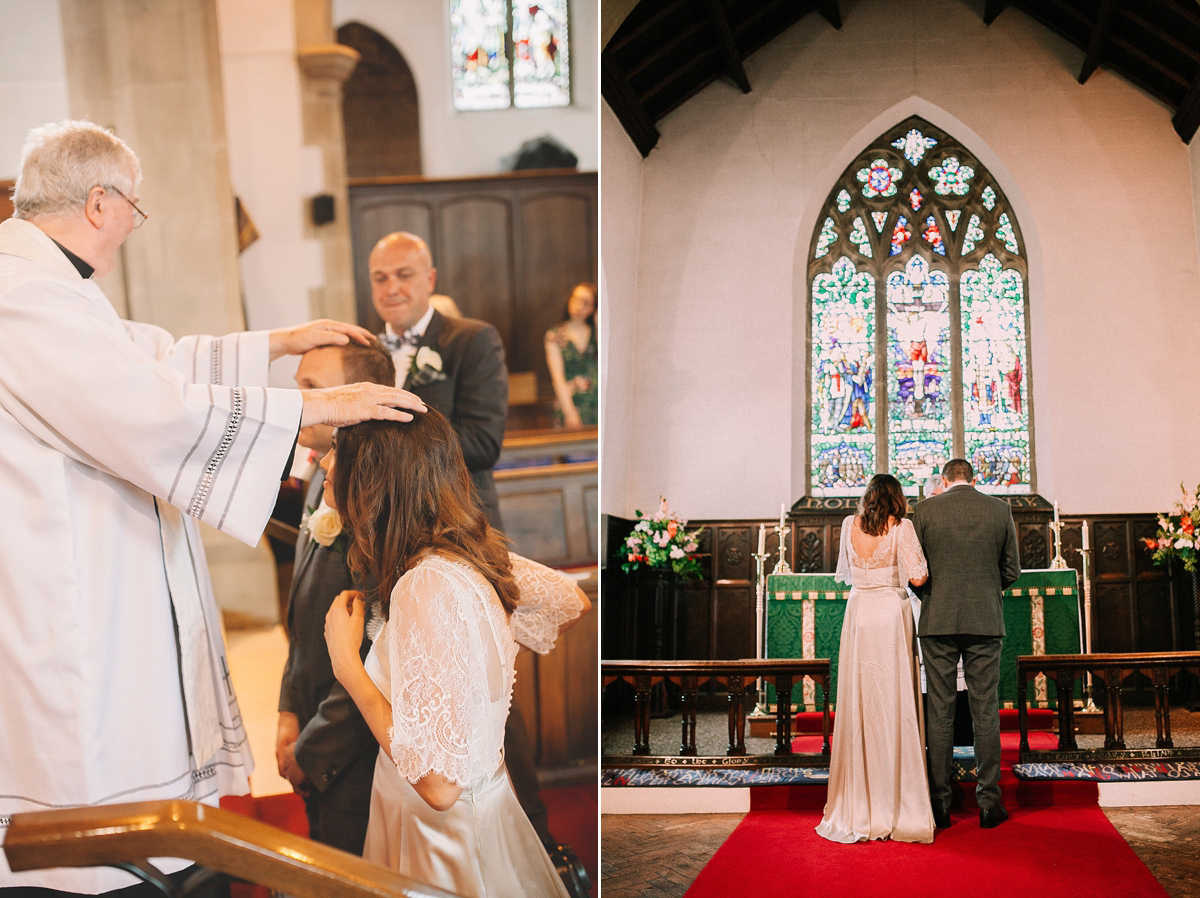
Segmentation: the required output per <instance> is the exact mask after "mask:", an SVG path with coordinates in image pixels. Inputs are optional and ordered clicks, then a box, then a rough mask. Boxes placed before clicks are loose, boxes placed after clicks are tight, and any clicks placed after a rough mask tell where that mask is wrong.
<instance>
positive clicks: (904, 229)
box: [892, 215, 912, 256]
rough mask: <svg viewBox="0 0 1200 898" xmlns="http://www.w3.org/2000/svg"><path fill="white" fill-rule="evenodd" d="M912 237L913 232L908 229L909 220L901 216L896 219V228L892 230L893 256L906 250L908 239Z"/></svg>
mask: <svg viewBox="0 0 1200 898" xmlns="http://www.w3.org/2000/svg"><path fill="white" fill-rule="evenodd" d="M911 236H912V231H911V230H909V227H908V219H907V218H905V217H904V216H903V215H901V216H900V217H899V218H897V219H896V226H895V227H894V228H892V255H893V256H894V255H896V254H897V253H899V252H900V251H901V250H903V249H904V244H906V243H908V238H910V237H911Z"/></svg>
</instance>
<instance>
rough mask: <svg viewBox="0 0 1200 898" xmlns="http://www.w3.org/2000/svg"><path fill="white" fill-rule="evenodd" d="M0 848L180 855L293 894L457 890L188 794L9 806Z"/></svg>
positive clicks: (95, 858) (75, 861) (125, 862)
mask: <svg viewBox="0 0 1200 898" xmlns="http://www.w3.org/2000/svg"><path fill="white" fill-rule="evenodd" d="M4 854H5V856H6V857H7V859H8V866H9V867H10V868H11V869H12V870H13V871H18V872H19V871H25V870H43V869H46V868H49V867H102V866H105V867H121V868H122V869H125V870H127V871H129V872H131V873H132V872H134V871H133V870H132V869H131V868H133V867H136V868H138V869H140V870H142V871H144V872H145V873H147V874H148V875H149V876H151V877H154V878H157V877H158V876H161V875H162V874H161V873H159V871H157V870H156V869H155V868H154V867H153V866H152V865H151V864H150V862H149V858H152V857H178V858H185V859H188V860H192V861H195V862H196V863H198V864H201V865H202V866H204V867H207V868H209V869H210V870H217V871H219V872H222V873H227V874H229V875H231V876H234V877H236V878H238V879H242V880H246V881H248V882H252V883H258V884H260V885H264V886H267V887H269V888H271V889H272V890H276V891H279V892H286V893H287V894H289V895H295V896H299V898H325V896H327V895H339V896H344V898H367V896H373V898H455V896H454V894H453V893H452V892H446V891H443V890H441V889H436V888H434V887H432V886H426V885H422V884H421V883H418V882H416V881H415V880H412V879H409V878H408V877H406V876H401V875H400V874H399V873H394V872H392V871H391V870H388V869H386V868H385V867H381V866H379V865H377V864H373V863H370V862H369V861H364V860H363V859H362V858H360V857H356V856H355V855H352V854H347V853H346V852H344V851H339V850H337V849H336V848H330V847H329V846H328V845H322V844H320V843H319V842H313V841H310V840H309V839H305V838H302V837H301V836H297V835H294V834H292V833H288V832H284V831H283V830H281V829H276V828H275V827H273V826H268V825H267V824H265V823H261V822H259V821H257V820H251V819H250V818H248V817H243V816H241V815H240V814H235V813H233V812H232V811H226V810H222V809H221V808H214V807H210V806H208V805H203V804H199V803H197V802H193V801H142V802H133V803H129V804H112V805H99V806H94V807H79V808H67V809H64V810H54V811H34V812H30V813H19V814H13V815H12V822H11V824H10V825H9V827H8V832H7V833H6V834H5V836H4ZM135 875H137V874H136V873H135ZM151 881H153V879H152V880H151ZM164 885H165V886H166V887H167V888H166V889H164V894H173V891H172V890H171V888H170V885H171V884H170V882H169V881H167V882H165V883H164ZM160 888H163V886H160Z"/></svg>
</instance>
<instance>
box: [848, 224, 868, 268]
mask: <svg viewBox="0 0 1200 898" xmlns="http://www.w3.org/2000/svg"><path fill="white" fill-rule="evenodd" d="M850 242H851V243H853V244H854V245H855V246H857V247H858V251H859V252H860V253H862V254H863V255H864V256H866V257H867V258H868V259H869V258H871V238H870V237H868V236H867V226H866V225H864V224H863V220H862V218H856V219H854V227H853V229H852V230H851V231H850Z"/></svg>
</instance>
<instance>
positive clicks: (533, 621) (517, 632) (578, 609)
mask: <svg viewBox="0 0 1200 898" xmlns="http://www.w3.org/2000/svg"><path fill="white" fill-rule="evenodd" d="M509 557H510V558H511V559H512V566H513V579H514V580H516V582H517V588H518V589H519V590H520V591H521V604H519V605H518V606H517V607H516V608H515V609H514V610H513V613H512V617H511V618H510V619H509V621H510V623H511V625H512V631H513V638H514V639H515V640H516V641H517V642H519V643H521V645H523V646H526V647H527V648H531V649H533V650H534V651H535V652H537V653H538V654H539V655H544V654H546V653H547V652H548V651H550V650H551V649H552V648H554V642H555V640H556V639H558V631H559V630H561V629H562V626H563V624H565V623H568V622H570V621H573V620H574V619H575V618H577V617H579V615H580V614H582V613H583V608H584V601H585V596H584V595H583V590H581V589H580V588H579V586H578V585H577V584H576V583H575V581H574V580H572V579H571V578H570V577H568V576H567V575H566V574H564V573H563V572H562V571H556V570H554V569H553V568H548V567H546V566H545V565H544V564H538V563H537V562H536V561H530V560H529V559H528V558H523V557H522V556H520V555H516V554H513V553H509Z"/></svg>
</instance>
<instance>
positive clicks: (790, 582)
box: [765, 568, 1080, 711]
mask: <svg viewBox="0 0 1200 898" xmlns="http://www.w3.org/2000/svg"><path fill="white" fill-rule="evenodd" d="M849 594H850V587H849V586H847V585H845V584H844V583H839V582H836V581H835V580H834V575H833V574H771V575H770V576H768V577H767V586H766V602H765V613H766V640H765V646H766V649H765V653H766V657H768V658H828V659H829V666H830V672H831V674H832V685H831V687H830V688H831V689H832V690H833V696H831V699H834V698H836V696H837V676H838V647H839V645H840V643H841V637H842V618H843V617H844V616H845V613H846V599H847V597H848V596H849ZM913 602H914V603H915V602H916V600H915V599H913ZM1004 628H1005V630H1006V631H1007V635H1006V636H1005V637H1004V642H1003V646H1002V649H1001V653H1000V690H999V691H1000V706H1001V707H1002V708H1014V707H1016V702H1017V656H1018V655H1059V654H1061V655H1067V654H1075V653H1077V652H1079V650H1080V649H1079V584H1078V580H1077V576H1076V573H1075V571H1074V570H1073V569H1071V568H1067V569H1065V570H1028V571H1023V572H1022V573H1021V576H1020V578H1019V579H1018V580H1017V582H1016V583H1014V584H1013V585H1012V586H1011V587H1009V588H1008V589H1006V590H1005V591H1004ZM1033 687H1034V688H1033V694H1032V695H1031V696H1030V702H1029V707H1031V708H1056V707H1057V706H1058V705H1057V701H1056V696H1055V692H1054V684H1053V682H1049V683H1048V682H1047V681H1046V678H1045V677H1044V676H1039V677H1038V678H1037V680H1036V681H1035V682H1034V684H1033ZM793 695H794V696H796V698H797V701H796V709H797V710H798V711H816V710H818V709H819V708H820V703H819V701H818V698H819V696H818V691H817V687H816V683H815V682H814V681H813V680H812V679H809V678H806V679H805V680H804V684H803V688H801V689H797V690H796V692H794V693H793ZM768 701H769V703H773V702H774V695H773V694H768Z"/></svg>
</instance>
